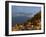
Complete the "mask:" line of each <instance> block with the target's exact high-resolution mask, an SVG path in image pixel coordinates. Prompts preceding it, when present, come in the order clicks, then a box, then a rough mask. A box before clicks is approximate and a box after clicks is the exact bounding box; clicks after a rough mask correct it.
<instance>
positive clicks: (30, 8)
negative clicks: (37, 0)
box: [12, 5, 41, 16]
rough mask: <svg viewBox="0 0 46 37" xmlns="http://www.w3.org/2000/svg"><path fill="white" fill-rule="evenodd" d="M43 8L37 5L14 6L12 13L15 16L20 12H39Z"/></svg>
mask: <svg viewBox="0 0 46 37" xmlns="http://www.w3.org/2000/svg"><path fill="white" fill-rule="evenodd" d="M40 10H41V7H36V6H14V5H13V6H12V14H13V16H15V14H19V13H25V14H30V15H31V14H32V15H33V14H35V13H38V12H39V11H40Z"/></svg>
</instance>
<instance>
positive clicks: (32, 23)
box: [12, 12, 41, 31]
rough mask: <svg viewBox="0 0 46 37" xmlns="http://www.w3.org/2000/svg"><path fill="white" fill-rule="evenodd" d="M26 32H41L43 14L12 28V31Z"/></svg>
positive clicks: (38, 14)
mask: <svg viewBox="0 0 46 37" xmlns="http://www.w3.org/2000/svg"><path fill="white" fill-rule="evenodd" d="M24 30H41V12H39V13H37V14H36V15H34V17H32V18H31V19H28V20H27V21H26V22H24V23H23V24H15V25H14V26H13V27H12V31H24Z"/></svg>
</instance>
